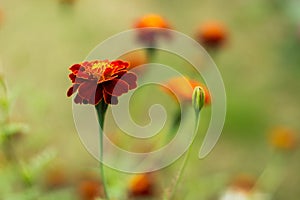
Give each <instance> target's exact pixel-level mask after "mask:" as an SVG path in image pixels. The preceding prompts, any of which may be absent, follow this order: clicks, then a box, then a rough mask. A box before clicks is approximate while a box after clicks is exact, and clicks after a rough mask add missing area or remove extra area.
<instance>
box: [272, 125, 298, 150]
mask: <svg viewBox="0 0 300 200" xmlns="http://www.w3.org/2000/svg"><path fill="white" fill-rule="evenodd" d="M270 143H271V144H272V146H273V147H275V148H277V149H281V150H292V149H294V148H295V147H296V146H297V137H296V133H295V132H293V131H292V130H289V129H287V128H283V127H278V128H276V129H274V130H273V131H272V132H271V135H270Z"/></svg>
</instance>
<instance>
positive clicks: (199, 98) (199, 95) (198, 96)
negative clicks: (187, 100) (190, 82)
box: [192, 86, 205, 114]
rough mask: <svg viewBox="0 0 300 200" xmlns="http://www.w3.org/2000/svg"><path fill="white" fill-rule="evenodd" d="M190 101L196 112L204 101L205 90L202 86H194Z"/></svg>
mask: <svg viewBox="0 0 300 200" xmlns="http://www.w3.org/2000/svg"><path fill="white" fill-rule="evenodd" d="M192 103H193V107H194V109H195V112H196V113H197V114H198V113H199V112H200V110H201V109H202V107H203V106H204V103H205V92H204V90H203V88H202V87H200V86H196V87H195V88H194V92H193V98H192Z"/></svg>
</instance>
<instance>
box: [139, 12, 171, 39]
mask: <svg viewBox="0 0 300 200" xmlns="http://www.w3.org/2000/svg"><path fill="white" fill-rule="evenodd" d="M134 28H137V29H140V30H138V39H139V41H141V42H143V43H146V44H148V45H155V42H156V40H157V37H160V36H163V37H165V38H169V37H170V35H169V34H167V32H165V31H161V30H160V29H162V28H163V29H171V26H170V25H169V23H168V22H167V21H166V20H165V19H164V18H163V17H161V16H160V15H157V14H148V15H145V16H143V17H141V18H140V19H139V20H138V21H137V22H136V23H135V25H134ZM142 28H158V29H142Z"/></svg>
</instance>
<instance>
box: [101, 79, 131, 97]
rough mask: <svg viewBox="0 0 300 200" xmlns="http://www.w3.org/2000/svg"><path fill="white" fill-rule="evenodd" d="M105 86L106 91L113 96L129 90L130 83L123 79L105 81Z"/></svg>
mask: <svg viewBox="0 0 300 200" xmlns="http://www.w3.org/2000/svg"><path fill="white" fill-rule="evenodd" d="M103 87H104V90H105V92H107V93H108V94H110V95H113V96H121V95H122V94H124V93H126V92H128V90H129V85H128V84H127V83H126V82H125V81H123V80H121V79H114V80H111V81H108V82H105V83H103Z"/></svg>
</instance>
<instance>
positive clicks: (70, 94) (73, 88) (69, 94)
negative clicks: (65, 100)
mask: <svg viewBox="0 0 300 200" xmlns="http://www.w3.org/2000/svg"><path fill="white" fill-rule="evenodd" d="M78 86H79V84H74V85H73V86H72V87H70V88H69V89H68V91H67V96H68V97H70V96H72V94H74V93H75V92H76V91H77V89H78Z"/></svg>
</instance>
